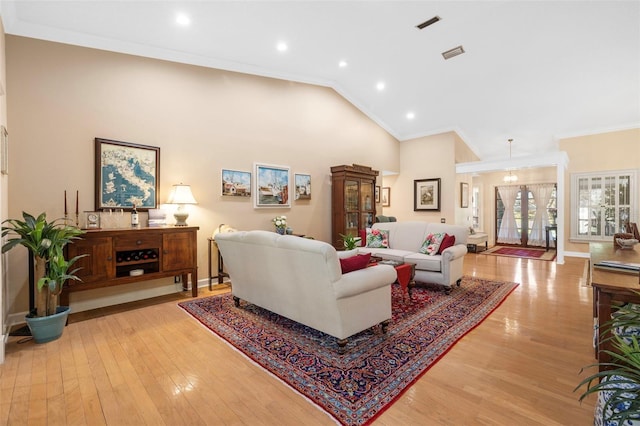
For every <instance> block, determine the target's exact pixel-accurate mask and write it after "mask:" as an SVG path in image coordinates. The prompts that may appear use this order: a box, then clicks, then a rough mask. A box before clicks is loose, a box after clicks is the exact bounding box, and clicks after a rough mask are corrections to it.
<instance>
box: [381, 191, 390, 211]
mask: <svg viewBox="0 0 640 426" xmlns="http://www.w3.org/2000/svg"><path fill="white" fill-rule="evenodd" d="M381 196H382V207H390V206H391V188H389V187H388V186H384V187H382V195H381Z"/></svg>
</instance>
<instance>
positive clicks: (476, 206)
mask: <svg viewBox="0 0 640 426" xmlns="http://www.w3.org/2000/svg"><path fill="white" fill-rule="evenodd" d="M471 214H472V219H473V221H472V222H471V226H473V229H476V230H479V229H480V220H481V219H480V188H479V187H477V186H474V187H473V189H472V190H471Z"/></svg>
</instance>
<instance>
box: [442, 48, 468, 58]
mask: <svg viewBox="0 0 640 426" xmlns="http://www.w3.org/2000/svg"><path fill="white" fill-rule="evenodd" d="M463 53H464V48H463V47H462V46H458V47H454V48H453V49H449V50H447V51H446V52H442V57H443V58H444V59H451V58H453V57H454V56H458V55H462V54H463Z"/></svg>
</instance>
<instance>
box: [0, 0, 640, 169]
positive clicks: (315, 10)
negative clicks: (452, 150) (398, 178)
mask: <svg viewBox="0 0 640 426" xmlns="http://www.w3.org/2000/svg"><path fill="white" fill-rule="evenodd" d="M0 7H1V9H0V12H1V13H2V18H3V22H4V25H5V31H6V33H8V34H15V35H21V36H27V37H34V38H39V39H45V40H52V41H58V42H63V43H69V44H75V45H81V46H87V47H94V48H99V49H105V50H112V51H116V52H124V53H130V54H136V55H142V56H148V57H154V58H161V59H167V60H172V61H177V62H184V63H190V64H196V65H202V66H208V67H214V68H221V69H226V70H234V71H241V72H246V73H251V74H257V75H263V76H270V77H276V78H284V79H289V80H294V81H300V82H308V83H313V84H320V85H325V86H329V87H332V88H334V89H335V90H336V91H337V92H339V93H340V94H341V95H342V96H344V97H345V98H346V99H348V100H349V101H350V102H352V103H353V104H354V105H355V106H356V107H358V108H359V109H360V110H362V111H363V112H364V113H365V114H367V115H368V116H369V117H371V119H373V120H374V121H376V122H377V123H378V124H380V125H381V126H382V127H384V128H385V129H386V130H387V131H388V132H390V133H391V134H392V135H394V136H395V137H396V138H397V139H399V140H401V141H402V140H407V139H412V138H415V137H420V136H425V135H430V134H437V133H441V132H443V131H449V130H455V131H456V132H458V134H459V135H460V136H461V137H462V138H463V139H464V140H465V142H467V144H468V145H469V146H470V147H471V148H472V149H473V150H474V151H475V152H476V154H478V155H479V156H480V158H481V159H483V160H489V159H496V158H504V157H505V156H508V143H507V139H509V138H513V139H514V142H513V156H514V157H517V156H521V155H530V154H536V153H540V152H541V151H543V150H547V151H548V150H557V140H558V138H559V137H567V136H577V135H582V134H589V133H598V132H602V131H609V130H619V129H625V128H631V127H639V126H640V1H515V0H514V1H472V2H471V1H469V2H462V1H409V2H406V1H375V2H373V1H350V2H346V1H315V2H308V1H285V2H271V1H224V2H221V1H215V2H214V1H192V2H189V1H182V2H171V1H149V0H147V1H131V0H127V1H55V0H49V1H19V2H18V1H15V2H14V1H1V2H0ZM178 12H182V13H185V14H187V15H188V16H189V17H190V19H191V25H190V26H188V27H181V26H179V25H177V24H176V22H175V17H176V14H177V13H178ZM435 15H438V16H439V17H441V18H442V20H441V21H440V22H437V23H436V24H434V25H432V26H430V27H427V28H426V29H424V30H418V29H417V28H415V26H416V25H417V24H419V23H421V22H423V21H426V20H427V19H430V18H432V17H433V16H435ZM280 41H285V42H286V43H287V44H288V46H289V48H288V50H287V51H286V52H284V53H283V52H278V51H277V50H276V44H277V43H278V42H280ZM458 45H463V46H464V49H465V51H466V53H465V54H463V55H461V56H458V57H455V58H453V59H450V60H448V61H445V60H444V59H443V58H442V55H441V53H442V52H444V51H446V50H448V49H451V48H453V47H456V46H458ZM340 60H345V61H347V62H348V66H347V67H345V68H340V67H338V62H339V61H340ZM381 80H383V81H384V82H385V84H386V88H385V90H384V91H381V92H379V91H377V90H376V88H375V86H376V83H377V82H378V81H381ZM409 111H412V112H414V113H415V118H414V119H413V120H408V119H407V118H406V114H407V112H409Z"/></svg>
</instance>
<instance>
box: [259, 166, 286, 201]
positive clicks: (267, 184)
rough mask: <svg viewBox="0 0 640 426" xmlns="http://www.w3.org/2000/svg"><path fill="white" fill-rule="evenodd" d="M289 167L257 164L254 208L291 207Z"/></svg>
mask: <svg viewBox="0 0 640 426" xmlns="http://www.w3.org/2000/svg"><path fill="white" fill-rule="evenodd" d="M289 171H290V168H289V167H288V166H274V165H271V164H258V163H255V186H254V190H253V192H254V193H255V196H254V197H253V199H254V207H256V208H258V207H291V201H290V199H289V188H290V186H291V185H290V183H289V182H290V180H289V175H290V173H289Z"/></svg>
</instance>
